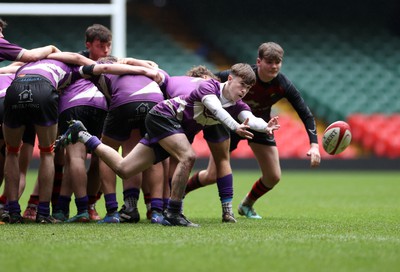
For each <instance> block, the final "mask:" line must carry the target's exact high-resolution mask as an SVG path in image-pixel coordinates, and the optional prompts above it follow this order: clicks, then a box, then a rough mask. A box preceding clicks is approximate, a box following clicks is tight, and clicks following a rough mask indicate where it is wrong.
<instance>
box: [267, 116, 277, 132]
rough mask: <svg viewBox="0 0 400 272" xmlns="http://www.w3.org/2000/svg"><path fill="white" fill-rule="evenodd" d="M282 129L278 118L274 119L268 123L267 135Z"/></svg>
mask: <svg viewBox="0 0 400 272" xmlns="http://www.w3.org/2000/svg"><path fill="white" fill-rule="evenodd" d="M280 127H281V125H279V122H278V116H275V117H272V118H271V120H269V122H268V127H267V129H266V130H267V134H272V133H273V132H274V130H278V129H279V128H280Z"/></svg>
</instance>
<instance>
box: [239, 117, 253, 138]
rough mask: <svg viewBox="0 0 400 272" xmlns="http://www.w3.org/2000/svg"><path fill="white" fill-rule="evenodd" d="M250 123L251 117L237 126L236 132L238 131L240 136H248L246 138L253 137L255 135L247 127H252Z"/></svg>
mask: <svg viewBox="0 0 400 272" xmlns="http://www.w3.org/2000/svg"><path fill="white" fill-rule="evenodd" d="M248 123H249V118H247V119H246V120H244V122H243V123H242V124H240V125H239V126H238V127H237V128H236V130H235V132H236V133H237V134H238V135H239V136H240V137H243V138H246V139H253V137H254V135H253V133H251V132H250V131H248V130H247V129H249V128H250V126H249V125H247V124H248Z"/></svg>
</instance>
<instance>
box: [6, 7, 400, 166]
mask: <svg viewBox="0 0 400 272" xmlns="http://www.w3.org/2000/svg"><path fill="white" fill-rule="evenodd" d="M136 3H141V4H145V5H149V6H152V4H151V3H148V2H147V1H133V2H131V3H129V5H128V6H129V7H131V8H135V5H136ZM166 3H167V6H172V7H173V8H174V9H176V10H178V11H179V12H180V14H181V15H182V20H183V22H184V24H185V25H186V26H189V27H190V29H191V30H192V33H191V34H192V37H195V38H196V39H200V40H202V41H203V43H202V44H200V45H199V46H201V50H200V49H199V50H197V51H196V50H194V49H193V48H192V46H187V47H186V48H185V47H184V46H182V44H181V43H179V42H177V40H176V37H174V35H172V34H173V33H166V32H165V31H163V30H164V29H165V24H167V23H168V22H166V21H164V22H161V23H160V22H159V23H160V24H164V25H159V26H158V27H157V25H154V24H151V23H149V22H150V21H152V18H151V15H150V18H141V17H140V16H138V13H134V12H129V16H128V20H127V30H128V36H127V43H128V49H127V53H128V55H129V56H134V57H137V58H143V59H152V60H154V61H156V62H157V63H159V64H160V67H161V68H163V69H165V70H166V71H168V72H169V73H170V74H171V75H178V74H183V73H185V71H186V70H187V69H189V68H190V67H191V66H193V65H197V64H205V65H207V66H208V67H209V68H211V69H216V66H215V65H214V64H213V63H212V60H210V59H209V56H207V53H208V52H211V50H208V49H209V48H214V49H215V48H216V49H217V50H219V52H221V55H226V56H228V57H229V58H230V59H231V60H232V63H234V62H239V61H240V62H249V63H254V61H255V58H256V56H255V52H256V48H257V46H258V45H259V44H260V43H262V42H264V41H267V40H270V41H276V42H278V43H280V44H281V45H282V46H283V47H284V49H285V51H286V56H285V60H284V66H283V69H282V70H283V72H284V73H285V74H287V75H289V77H290V78H291V79H292V80H293V81H294V83H295V84H296V85H297V86H298V87H299V89H300V90H301V91H302V93H303V96H304V98H305V99H306V101H307V104H309V106H310V108H311V110H312V111H313V112H314V114H315V115H316V116H317V117H318V118H319V120H318V123H321V124H322V125H320V128H319V130H321V129H322V128H323V127H324V126H327V125H328V124H329V123H331V122H334V121H336V120H345V121H348V122H349V123H350V125H351V127H352V129H353V130H354V131H353V134H354V136H353V139H354V140H353V142H354V146H352V147H351V148H350V149H349V151H348V152H347V150H346V152H347V153H346V154H345V153H343V155H342V156H343V157H352V156H353V157H355V156H371V155H376V156H382V157H385V156H390V157H396V156H400V155H397V153H398V152H397V151H396V148H395V147H388V146H390V145H389V144H388V143H387V141H384V140H383V139H380V140H377V141H372V140H371V139H368V140H366V139H364V140H363V139H361V138H359V137H358V136H357V135H361V136H360V137H367V138H368V137H369V136H370V134H366V133H360V132H359V131H361V130H362V129H361V128H358V125H357V126H356V124H358V123H357V122H356V121H354V116H356V117H357V116H362V117H365V118H367V117H368V118H369V117H370V116H375V115H384V116H385V118H386V119H385V120H391V122H392V121H393V120H397V119H396V118H394V119H393V116H394V115H396V113H398V112H400V90H399V88H400V87H399V86H400V78H399V77H398V75H399V73H400V68H399V66H398V63H399V62H400V53H399V51H398V50H397V49H398V47H399V44H400V36H399V33H400V32H399V30H398V29H400V27H399V25H395V27H391V24H390V23H392V21H393V16H391V15H392V14H397V12H396V9H395V8H393V7H395V6H396V1H394V0H393V1H392V0H389V1H385V5H374V6H373V9H371V5H372V3H370V2H368V1H367V2H365V1H361V0H356V1H352V2H351V3H349V2H346V4H345V5H343V3H344V1H335V2H329V3H324V4H323V5H321V4H320V3H318V1H317V0H310V1H307V3H305V2H303V1H298V2H296V3H293V1H289V0H282V1H275V2H272V1H257V0H248V1H246V3H245V4H244V3H243V1H240V0H232V1H230V2H229V5H227V4H226V2H225V1H180V0H169V1H168V2H166ZM153 8H154V6H153ZM157 8H158V9H159V11H158V12H159V14H162V13H165V12H167V11H168V10H167V9H166V8H163V7H157ZM300 10H301V12H299V11H300ZM397 10H398V9H397ZM249 14H250V15H249ZM146 16H149V14H147V13H146V14H144V15H143V17H146ZM249 18H250V19H249ZM6 19H7V21H8V22H9V25H10V28H11V27H12V29H13V31H9V32H8V31H7V30H6V32H5V34H6V35H7V38H9V39H10V40H12V41H14V42H16V43H18V44H20V45H22V46H26V47H35V46H40V45H43V44H45V43H46V44H47V43H53V44H55V45H56V46H58V47H60V48H61V49H62V50H65V51H79V50H81V49H82V48H83V38H84V37H83V33H84V30H85V28H86V27H87V26H88V25H90V24H93V23H102V24H105V25H109V24H110V22H109V19H108V18H104V17H86V18H85V17H73V18H72V17H65V18H64V17H63V18H61V20H60V18H55V17H25V16H12V17H9V18H6ZM388 20H392V21H390V22H388ZM315 21H318V24H315V23H314V22H315ZM32 22H34V23H32ZM54 25H56V26H57V27H56V28H55V27H54ZM396 28H397V32H396ZM38 29H40V31H38ZM67 29H68V30H70V29H74V31H60V30H67ZM394 30H395V31H394ZM21 33H24V35H21ZM189 39H190V38H189ZM207 46H208V47H209V48H207ZM198 51H201V54H199V52H198ZM0 65H5V62H3V63H1V64H0ZM283 113H286V112H280V109H278V112H277V114H279V115H281V114H283ZM290 114H291V113H289V115H290ZM288 119H290V118H289V117H288ZM355 119H356V120H357V118H355ZM378 119H379V118H378ZM362 120H364V119H362ZM368 120H369V119H368ZM281 122H286V119H285V118H281ZM353 122H355V123H353ZM394 124H395V123H394ZM299 125H300V126H301V123H300V124H299V123H296V122H295V123H293V122H287V123H285V133H283V129H282V132H281V131H279V132H278V133H277V141H278V143H279V141H282V142H284V143H285V145H284V146H280V152H281V157H284V158H286V157H296V158H301V157H302V156H304V153H305V152H302V151H299V150H298V148H296V146H294V147H290V145H287V147H286V142H287V141H286V140H284V137H285V136H286V135H294V133H296V131H297V129H298V126H299ZM390 126H391V127H392V125H390ZM302 129H303V128H302ZM390 133H392V134H391V135H392V138H391V139H392V142H397V141H398V140H397V139H399V138H400V135H399V132H396V131H394V132H393V131H390ZM284 134H285V135H284ZM298 134H299V135H302V134H304V132H302V133H298ZM383 135H385V136H383ZM386 135H387V133H382V134H381V137H386V138H388V136H386ZM374 137H375V136H374ZM198 138H202V137H200V136H199V137H197V138H196V139H198ZM281 138H282V140H281ZM374 139H376V138H374ZM393 139H394V140H393ZM299 141H300V140H299ZM289 142H290V141H289ZM364 143H366V145H365V144H364ZM198 146H200V147H203V146H206V145H204V144H199V145H198ZM246 147H247V145H245V146H244V147H243V150H242V148H241V147H240V148H239V149H240V151H238V153H237V154H232V156H238V157H243V156H244V157H245V156H247V155H246V154H249V152H248V151H246ZM360 148H365V149H364V150H361V151H360ZM199 152H203V153H201V154H204V156H206V155H207V151H202V150H199ZM323 156H325V155H324V154H323ZM327 156H328V158H329V155H327Z"/></svg>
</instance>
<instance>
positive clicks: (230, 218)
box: [222, 212, 237, 223]
mask: <svg viewBox="0 0 400 272" xmlns="http://www.w3.org/2000/svg"><path fill="white" fill-rule="evenodd" d="M222 222H223V223H236V222H237V221H236V218H235V216H234V215H233V213H230V212H225V213H224V214H223V215H222Z"/></svg>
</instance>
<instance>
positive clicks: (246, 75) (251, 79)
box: [230, 63, 256, 86]
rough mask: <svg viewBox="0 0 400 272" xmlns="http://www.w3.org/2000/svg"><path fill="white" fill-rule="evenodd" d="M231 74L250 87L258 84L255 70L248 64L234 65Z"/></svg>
mask: <svg viewBox="0 0 400 272" xmlns="http://www.w3.org/2000/svg"><path fill="white" fill-rule="evenodd" d="M230 74H231V75H233V76H237V77H240V78H241V79H242V80H243V82H244V83H245V84H247V85H249V86H253V85H254V84H256V74H255V73H254V70H253V68H252V67H251V66H250V65H249V64H247V63H237V64H234V65H233V66H232V68H231V70H230Z"/></svg>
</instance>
